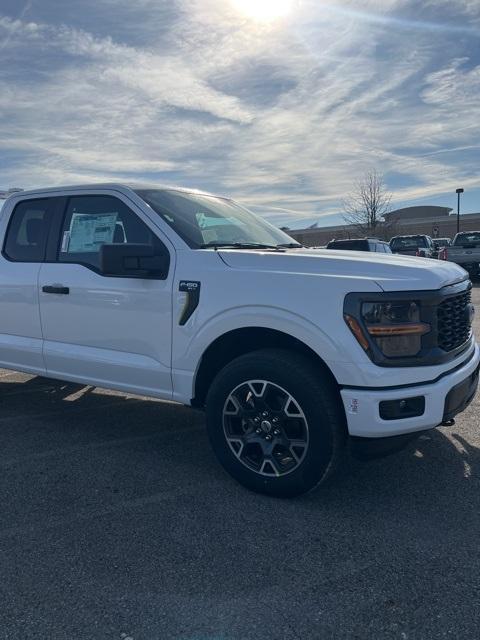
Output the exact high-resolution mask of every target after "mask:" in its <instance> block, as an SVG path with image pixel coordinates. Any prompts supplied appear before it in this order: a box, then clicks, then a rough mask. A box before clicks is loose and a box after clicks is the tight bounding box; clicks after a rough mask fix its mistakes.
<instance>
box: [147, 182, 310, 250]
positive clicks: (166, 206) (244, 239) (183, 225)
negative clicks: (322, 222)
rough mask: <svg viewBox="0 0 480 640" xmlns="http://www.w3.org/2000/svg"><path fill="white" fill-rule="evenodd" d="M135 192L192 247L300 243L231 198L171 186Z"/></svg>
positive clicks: (295, 244)
mask: <svg viewBox="0 0 480 640" xmlns="http://www.w3.org/2000/svg"><path fill="white" fill-rule="evenodd" d="M135 192H136V193H137V194H138V195H139V196H140V197H141V198H142V199H143V200H144V201H145V202H146V203H147V204H148V205H150V207H151V208H152V209H153V210H154V211H155V212H156V213H158V214H159V215H160V216H161V217H162V219H163V220H165V222H166V223H167V224H168V225H170V227H172V229H174V230H175V231H176V232H177V233H178V235H179V236H180V237H181V238H182V239H183V240H184V241H185V242H186V243H187V244H188V245H189V246H190V247H192V249H201V248H205V247H206V246H208V245H211V246H215V245H216V244H218V245H222V244H223V245H225V244H232V245H243V244H253V245H256V244H261V245H273V246H278V245H292V246H299V247H300V246H301V245H300V244H298V243H297V242H295V240H293V239H292V238H291V237H290V236H288V235H287V234H286V233H284V232H283V231H280V229H277V228H276V227H274V226H273V225H271V224H269V223H268V222H266V221H265V220H262V219H261V218H259V217H258V216H256V215H255V214H253V213H251V212H250V211H248V210H247V209H245V208H244V207H241V206H240V205H239V204H237V203H235V202H233V201H232V200H226V199H223V198H218V197H215V196H207V195H203V194H196V193H187V192H183V191H175V190H173V189H172V190H163V189H140V190H136V191H135Z"/></svg>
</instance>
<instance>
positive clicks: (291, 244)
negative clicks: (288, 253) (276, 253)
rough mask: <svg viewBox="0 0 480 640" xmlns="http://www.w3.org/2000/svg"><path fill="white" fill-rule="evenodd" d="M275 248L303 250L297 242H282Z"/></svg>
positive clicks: (301, 245)
mask: <svg viewBox="0 0 480 640" xmlns="http://www.w3.org/2000/svg"><path fill="white" fill-rule="evenodd" d="M277 247H284V248H285V249H303V248H304V246H303V244H300V243H299V242H282V244H277Z"/></svg>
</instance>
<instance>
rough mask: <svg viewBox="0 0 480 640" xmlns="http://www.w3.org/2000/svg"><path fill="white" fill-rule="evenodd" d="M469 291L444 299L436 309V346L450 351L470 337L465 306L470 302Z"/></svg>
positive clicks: (468, 320) (469, 326)
mask: <svg viewBox="0 0 480 640" xmlns="http://www.w3.org/2000/svg"><path fill="white" fill-rule="evenodd" d="M471 300H472V294H471V291H470V290H468V291H463V292H462V293H459V294H458V295H456V296H452V297H451V298H447V300H444V301H443V302H442V303H440V305H439V306H438V309H437V324H438V346H439V347H440V349H443V350H444V351H452V350H453V349H456V348H457V347H460V346H461V345H462V344H464V343H465V342H466V341H467V340H468V338H469V337H470V331H471V325H470V319H469V314H468V313H467V306H468V305H469V304H470V303H471Z"/></svg>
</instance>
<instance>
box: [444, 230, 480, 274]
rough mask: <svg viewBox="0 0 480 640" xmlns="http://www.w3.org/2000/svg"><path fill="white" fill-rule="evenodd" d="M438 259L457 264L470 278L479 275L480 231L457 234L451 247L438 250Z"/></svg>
mask: <svg viewBox="0 0 480 640" xmlns="http://www.w3.org/2000/svg"><path fill="white" fill-rule="evenodd" d="M438 258H439V260H449V261H450V262H455V263H456V264H459V265H460V266H461V267H463V268H464V269H465V271H468V273H469V274H470V275H471V276H478V275H480V231H470V232H468V231H462V232H461V233H457V235H456V236H455V238H454V239H453V242H452V244H451V245H449V246H448V247H443V248H442V249H440V251H439V253H438Z"/></svg>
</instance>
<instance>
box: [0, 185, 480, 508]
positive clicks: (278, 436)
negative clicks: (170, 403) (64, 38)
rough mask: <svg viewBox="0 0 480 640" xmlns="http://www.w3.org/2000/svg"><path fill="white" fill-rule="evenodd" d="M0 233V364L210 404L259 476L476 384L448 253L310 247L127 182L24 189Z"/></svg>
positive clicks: (384, 429) (215, 204)
mask: <svg viewBox="0 0 480 640" xmlns="http://www.w3.org/2000/svg"><path fill="white" fill-rule="evenodd" d="M0 240H1V247H2V253H1V257H0V367H3V368H7V369H14V370H19V371H24V372H29V373H33V374H38V375H43V376H49V377H51V378H57V379H60V380H70V381H74V382H78V383H81V384H88V385H96V386H100V387H107V388H111V389H118V390H121V391H125V392H130V393H136V394H142V395H148V396H153V397H156V398H162V399H167V400H174V401H177V402H179V403H182V404H185V405H191V406H194V407H201V408H205V410H206V416H207V429H208V434H209V437H210V440H211V443H212V445H213V449H214V451H215V453H216V455H217V456H218V458H219V460H220V462H221V463H222V464H223V466H224V467H225V469H226V470H227V471H228V472H229V473H230V474H231V475H232V476H234V477H235V478H236V479H237V480H238V481H239V482H241V483H242V484H244V485H245V486H246V487H248V488H250V489H253V490H256V491H260V492H264V493H267V494H270V495H276V496H293V495H298V494H300V493H303V492H305V491H308V490H309V489H312V488H313V487H315V486H316V485H317V484H319V483H320V482H321V481H323V480H325V478H327V476H328V475H329V474H330V473H331V472H332V471H333V469H334V468H335V465H336V463H337V461H338V460H339V458H340V456H341V455H342V452H343V451H344V450H345V448H346V445H347V444H348V443H350V444H354V445H355V446H356V447H358V448H359V449H360V451H362V450H363V451H365V450H368V449H369V445H372V443H373V444H377V445H385V446H384V447H382V446H378V447H377V449H378V450H382V448H383V449H384V450H385V451H387V450H389V449H392V448H395V447H396V446H398V442H399V439H400V440H402V441H403V439H405V438H411V437H412V435H414V434H416V433H418V432H420V431H422V430H426V429H430V428H432V427H436V426H437V425H440V424H442V423H445V422H447V421H451V420H452V419H453V417H454V416H455V415H456V414H457V413H459V412H460V411H462V410H463V409H464V408H465V407H466V406H467V404H468V403H469V402H470V400H471V399H472V398H473V396H474V394H475V391H476V388H477V383H478V372H479V358H480V356H479V348H478V346H477V344H476V342H475V340H474V337H473V335H472V331H471V324H472V318H473V306H472V304H471V291H470V289H471V283H470V281H469V280H468V277H467V274H466V273H465V271H464V270H463V269H461V268H460V267H458V266H457V265H455V264H451V263H449V262H439V261H432V260H425V259H422V258H418V259H417V258H404V257H401V256H392V255H386V254H378V253H365V252H352V251H332V250H318V249H317V250H309V249H305V248H303V247H302V246H301V245H299V244H298V243H296V242H295V241H293V240H292V238H290V237H289V236H287V235H285V234H284V233H283V232H282V231H280V230H278V229H276V228H275V227H273V226H271V225H270V224H268V223H267V222H265V221H264V220H261V219H259V218H257V217H256V216H255V215H253V214H251V213H250V212H248V211H247V210H246V209H244V208H243V207H241V206H240V205H238V204H236V203H235V202H233V201H232V200H229V199H226V198H220V197H215V196H212V195H209V194H204V193H201V192H198V191H193V190H184V189H177V188H158V187H152V186H143V187H142V186H127V185H117V184H103V185H102V184H95V185H87V186H73V187H64V188H55V189H42V190H38V191H30V192H22V193H18V194H15V195H12V196H10V197H9V198H8V199H7V201H6V203H5V205H4V207H3V209H2V212H1V215H0ZM108 419H109V418H108V415H107V414H106V415H105V420H106V421H108ZM186 445H187V443H186ZM362 446H363V449H362ZM372 446H373V445H372Z"/></svg>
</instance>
